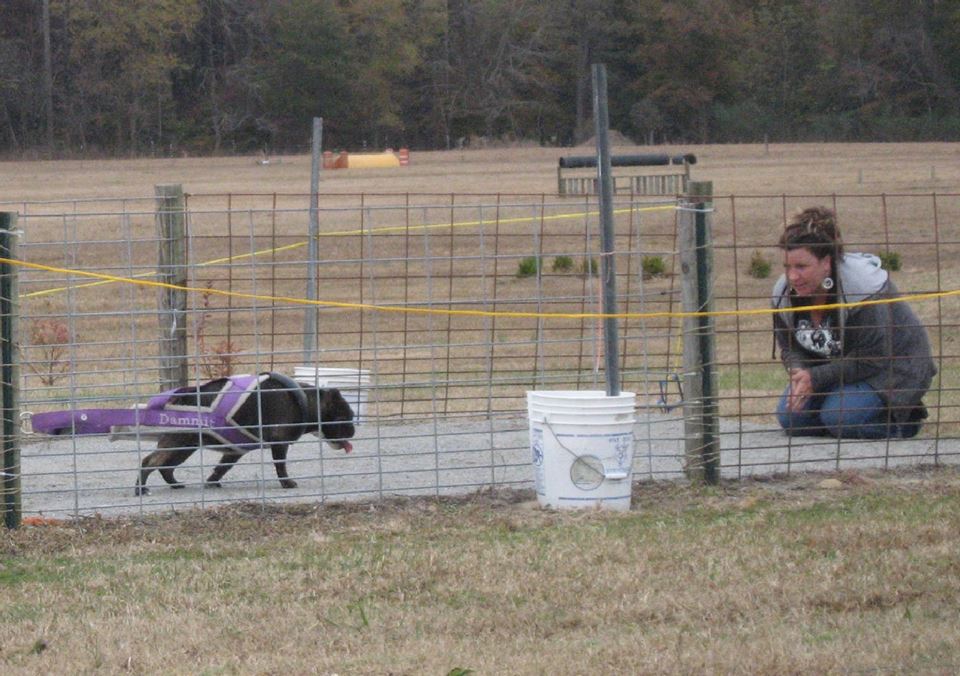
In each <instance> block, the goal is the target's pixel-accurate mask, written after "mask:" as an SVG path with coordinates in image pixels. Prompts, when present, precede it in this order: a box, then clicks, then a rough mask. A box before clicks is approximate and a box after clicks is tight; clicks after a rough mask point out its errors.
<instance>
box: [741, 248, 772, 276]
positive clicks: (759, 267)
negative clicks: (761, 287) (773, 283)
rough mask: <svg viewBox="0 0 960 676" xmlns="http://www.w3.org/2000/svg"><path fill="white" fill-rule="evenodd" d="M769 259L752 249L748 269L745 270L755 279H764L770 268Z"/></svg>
mask: <svg viewBox="0 0 960 676" xmlns="http://www.w3.org/2000/svg"><path fill="white" fill-rule="evenodd" d="M772 269H773V268H772V266H771V264H770V261H769V260H768V259H767V257H766V256H764V255H763V254H762V253H761V252H759V251H754V252H753V255H752V256H751V257H750V269H749V270H748V271H747V272H748V273H749V274H750V276H751V277H754V278H756V279H766V278H767V277H769V276H770V271H771V270H772Z"/></svg>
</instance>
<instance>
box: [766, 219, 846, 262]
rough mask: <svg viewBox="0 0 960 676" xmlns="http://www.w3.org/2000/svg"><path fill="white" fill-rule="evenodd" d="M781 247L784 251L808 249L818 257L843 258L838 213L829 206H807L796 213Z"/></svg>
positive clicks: (785, 233)
mask: <svg viewBox="0 0 960 676" xmlns="http://www.w3.org/2000/svg"><path fill="white" fill-rule="evenodd" d="M780 248H781V249H783V250H784V251H793V250H794V249H808V250H809V251H810V252H811V253H812V254H813V255H814V256H816V257H817V258H824V257H825V256H831V255H832V256H833V260H834V261H838V260H840V259H842V258H843V238H842V237H841V236H840V228H839V227H838V226H837V215H836V214H835V213H834V212H833V210H832V209H828V208H827V207H807V208H806V209H804V210H803V211H801V212H799V213H798V214H796V215H795V216H794V217H793V218H792V219H790V222H789V223H788V224H787V227H786V228H785V229H784V231H783V234H782V235H780Z"/></svg>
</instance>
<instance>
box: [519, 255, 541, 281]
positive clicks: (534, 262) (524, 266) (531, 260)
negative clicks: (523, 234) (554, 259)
mask: <svg viewBox="0 0 960 676" xmlns="http://www.w3.org/2000/svg"><path fill="white" fill-rule="evenodd" d="M539 274H540V259H539V258H537V257H536V256H527V257H526V258H524V259H523V260H521V261H520V263H519V264H518V265H517V277H533V276H534V275H539Z"/></svg>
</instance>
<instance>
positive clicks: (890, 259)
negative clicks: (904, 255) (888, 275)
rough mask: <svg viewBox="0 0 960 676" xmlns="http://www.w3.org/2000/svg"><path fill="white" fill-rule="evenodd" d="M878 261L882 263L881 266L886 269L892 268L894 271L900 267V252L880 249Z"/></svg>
mask: <svg viewBox="0 0 960 676" xmlns="http://www.w3.org/2000/svg"><path fill="white" fill-rule="evenodd" d="M880 262H881V263H882V264H883V267H884V268H886V269H887V270H892V271H893V272H896V271H897V270H899V269H900V265H901V262H902V261H901V260H900V254H899V253H897V252H896V251H881V252H880Z"/></svg>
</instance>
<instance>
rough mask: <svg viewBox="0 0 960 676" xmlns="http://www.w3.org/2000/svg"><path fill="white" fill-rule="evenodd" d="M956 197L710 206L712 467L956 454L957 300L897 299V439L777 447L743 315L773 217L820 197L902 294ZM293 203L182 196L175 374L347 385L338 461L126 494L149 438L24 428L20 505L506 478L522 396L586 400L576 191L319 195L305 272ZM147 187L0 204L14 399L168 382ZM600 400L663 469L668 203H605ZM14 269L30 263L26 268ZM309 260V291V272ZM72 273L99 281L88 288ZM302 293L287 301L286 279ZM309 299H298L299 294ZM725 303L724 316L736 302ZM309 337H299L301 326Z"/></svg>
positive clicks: (516, 448) (676, 365)
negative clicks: (716, 446) (12, 232)
mask: <svg viewBox="0 0 960 676" xmlns="http://www.w3.org/2000/svg"><path fill="white" fill-rule="evenodd" d="M958 198H960V195H955V194H945V195H940V194H929V195H850V196H843V195H815V196H803V195H796V196H786V195H778V196H743V195H741V196H715V197H714V198H713V210H712V214H711V219H712V234H713V257H714V273H713V274H714V279H713V283H712V284H711V286H710V291H711V294H712V301H713V305H714V309H715V310H716V311H719V312H724V313H726V312H730V313H731V314H722V315H720V316H717V317H716V361H715V364H714V367H715V371H716V374H717V378H718V381H719V388H718V389H719V412H720V426H719V438H720V449H721V453H720V472H721V476H722V477H725V478H742V477H746V476H752V475H769V474H776V473H785V472H795V471H812V470H830V471H836V470H842V469H857V468H865V467H874V468H875V467H879V468H888V467H891V466H894V465H901V464H914V465H916V464H938V463H952V462H956V460H957V457H958V455H960V453H958V447H960V446H958V429H960V427H958V422H960V421H958V406H960V396H958V394H957V385H958V383H957V380H958V369H957V368H956V360H957V357H958V352H957V344H956V341H957V338H956V335H957V330H956V329H957V320H956V318H957V317H958V316H960V313H958V309H960V308H958V307H957V305H958V304H960V300H958V299H957V298H956V296H954V295H949V294H947V295H940V296H935V297H934V298H932V299H929V300H923V301H920V302H913V303H911V304H912V305H913V307H914V309H915V310H916V311H917V313H918V314H919V315H920V317H921V319H922V321H923V323H924V325H925V326H926V328H927V330H928V332H929V334H930V338H931V343H932V345H933V349H934V353H935V358H936V362H937V368H938V370H939V374H938V376H937V378H936V380H935V381H934V385H933V387H932V388H931V390H930V392H929V393H928V395H927V397H926V399H925V403H926V404H927V407H928V409H929V410H930V414H931V417H930V418H929V420H928V421H927V423H926V425H925V426H924V428H923V431H922V432H921V434H920V435H919V436H918V437H917V438H915V439H911V440H883V441H875V442H864V441H855V440H835V439H826V438H824V439H816V438H791V437H787V436H785V435H784V434H783V433H782V432H781V431H780V429H779V426H778V424H777V422H776V419H775V417H774V416H773V411H774V410H775V408H776V403H777V399H778V398H779V396H780V394H781V392H782V390H783V387H784V385H785V382H786V378H785V375H784V373H783V369H782V367H781V365H780V364H779V361H778V360H777V359H774V358H773V356H772V354H771V350H772V341H773V338H772V332H771V318H770V316H769V315H768V314H750V313H749V312H746V311H749V310H755V309H758V308H767V307H769V298H770V293H771V288H772V285H773V283H774V281H775V279H776V277H777V276H778V275H779V273H780V269H781V258H780V253H779V252H778V251H777V250H776V248H775V243H776V241H777V238H778V237H779V232H780V229H781V228H782V227H783V224H784V223H785V222H786V220H787V218H788V217H789V216H790V215H791V214H792V213H793V212H795V211H796V210H797V209H799V208H802V207H804V206H809V205H812V204H826V205H828V206H831V207H832V208H834V209H835V210H836V211H837V213H838V217H839V220H840V224H841V228H842V230H843V234H844V240H845V244H846V247H847V250H848V251H857V250H861V251H868V252H872V253H877V254H881V255H882V256H883V257H884V260H885V262H886V265H887V267H889V268H891V269H892V275H893V277H894V279H895V280H896V282H897V284H898V286H899V287H900V290H901V291H902V292H903V293H904V294H918V293H933V294H938V293H940V294H942V293H943V292H947V291H950V290H953V289H955V288H957V287H958V277H960V275H958V274H957V271H958V270H960V267H958V266H957V264H956V261H957V260H960V237H958V236H960V199H958ZM309 201H310V200H309V196H306V195H283V194H242V195H240V194H197V195H188V196H187V197H186V202H185V211H184V215H185V219H186V232H187V238H186V246H187V259H188V260H187V263H188V264H187V265H186V277H185V279H184V285H185V286H186V287H188V288H189V289H190V290H191V291H190V292H188V293H187V294H186V299H187V306H186V308H185V310H184V311H183V314H184V315H185V316H184V317H183V319H184V320H185V324H184V325H185V327H186V336H187V342H186V344H187V353H186V355H185V356H186V364H187V373H188V378H189V381H190V382H202V381H205V380H209V379H211V378H215V377H219V376H223V375H228V374H236V373H259V372H265V371H273V372H279V373H284V374H287V375H291V376H292V375H294V374H295V372H296V370H297V368H298V367H313V366H320V367H323V368H331V369H334V368H340V369H349V370H357V371H358V372H365V373H366V374H368V375H369V382H368V383H364V384H362V385H360V386H359V387H360V388H361V389H362V390H363V400H364V402H365V403H364V411H363V417H362V419H361V420H360V421H359V424H358V425H357V431H356V437H355V438H354V439H353V446H354V450H353V452H352V453H349V454H344V453H343V452H342V451H339V450H335V449H332V448H331V447H330V446H328V445H325V444H324V443H323V442H321V441H319V440H317V439H314V438H313V437H304V438H303V439H301V440H300V441H299V442H297V443H295V444H293V446H292V447H291V450H290V453H289V456H288V461H287V462H288V465H289V468H290V474H291V476H292V477H293V478H294V479H295V480H296V482H297V483H298V485H297V487H296V488H288V489H284V488H281V486H280V484H279V483H278V481H277V479H276V477H275V475H274V470H273V460H272V458H271V457H270V455H269V451H266V452H264V451H254V452H251V453H249V454H248V455H247V456H245V457H244V458H243V459H242V460H241V461H240V462H239V463H238V464H237V466H236V468H235V469H234V470H233V471H232V472H231V473H230V474H228V475H227V477H226V478H225V479H224V480H223V487H222V488H212V487H208V486H205V485H204V481H203V480H204V477H205V476H206V475H207V474H208V473H209V471H210V469H211V468H212V467H213V466H214V465H215V464H216V463H217V462H218V461H219V455H218V454H216V453H210V452H206V453H204V452H200V453H196V454H194V455H193V457H192V458H191V459H190V460H189V461H188V462H187V463H185V464H184V465H183V466H182V467H181V468H179V469H178V478H179V480H180V481H182V482H183V483H184V484H185V487H184V489H183V490H171V489H169V488H168V487H167V486H166V485H164V484H163V483H162V482H161V481H160V478H159V477H157V476H156V475H153V478H152V480H151V484H150V487H151V488H152V489H153V490H152V492H151V494H149V495H135V494H134V490H133V488H134V482H135V480H136V476H137V471H138V468H139V466H140V463H141V461H142V460H143V458H144V457H145V456H146V455H147V454H149V453H150V452H151V451H153V450H154V448H155V443H156V442H155V439H152V438H149V437H147V436H144V437H133V438H130V437H124V438H110V437H107V436H93V437H90V436H66V437H43V436H40V435H31V434H27V435H25V436H24V437H23V443H22V452H21V465H22V468H21V472H22V475H21V479H22V481H21V485H22V500H23V512H24V514H44V515H51V516H58V515H84V514H91V513H104V514H110V513H137V512H147V511H156V510H165V509H167V510H168V509H180V508H184V507H193V506H206V505H213V504H221V503H224V502H230V501H240V500H263V501H327V500H355V499H382V498H384V497H386V496H391V495H416V494H429V495H440V494H455V493H464V492H470V491H476V490H481V489H484V488H486V487H491V486H492V487H501V486H510V487H530V486H531V485H532V479H533V474H532V471H531V468H530V448H529V439H528V421H527V416H526V392H527V391H528V390H544V389H550V390H553V389H570V390H591V389H594V390H602V389H604V383H605V377H606V376H605V373H604V372H603V363H604V362H603V350H604V340H603V335H602V319H601V318H599V317H598V316H597V315H598V314H599V313H600V312H601V280H600V278H599V270H600V257H601V256H600V236H599V232H600V228H599V224H598V219H599V216H598V213H599V209H598V205H597V203H596V198H595V197H592V196H578V197H558V196H553V195H503V194H498V195H462V194H455V195H449V194H338V195H330V194H324V195H321V196H320V198H319V202H318V208H317V210H316V214H317V220H318V223H319V229H318V238H317V244H318V247H317V250H318V258H317V260H316V261H308V260H307V259H308V249H309V247H308V232H309V230H308V223H309V219H310V212H311V209H310V204H309ZM156 202H157V200H156V198H154V197H144V198H136V197H131V198H128V199H122V200H100V199H97V200H94V199H91V200H70V201H50V202H42V203H36V202H32V203H18V204H16V205H0V209H3V210H11V211H12V210H16V211H18V212H19V217H18V223H19V230H20V231H21V233H20V239H19V256H20V259H21V260H22V261H24V262H25V263H27V264H31V267H21V268H19V298H18V301H19V313H20V317H19V326H20V335H19V337H18V345H19V349H20V358H21V381H22V382H21V383H20V393H19V399H20V407H21V409H22V410H23V411H28V412H33V413H37V412H42V411H53V410H70V409H87V408H107V409H112V408H129V407H132V406H135V405H138V404H142V403H143V402H144V401H146V400H147V399H149V398H150V397H151V396H153V395H155V394H157V393H158V392H160V391H161V390H163V389H166V388H167V387H168V386H169V383H168V382H167V381H166V380H165V379H164V377H163V375H162V372H163V370H162V366H163V361H164V359H165V355H164V354H163V343H164V340H166V339H167V337H168V335H169V331H170V322H171V314H170V313H169V312H166V311H162V310H159V309H158V298H159V297H160V295H161V294H162V292H163V290H162V289H158V288H157V282H159V281H162V275H161V274H160V271H159V270H158V251H159V250H160V249H161V245H162V244H163V242H162V241H161V240H162V239H163V237H162V236H161V235H160V234H159V231H158V222H159V216H158V211H157V206H156ZM614 214H615V232H616V235H615V253H614V261H615V268H616V288H617V305H618V311H619V312H621V313H624V314H625V315H630V316H627V317H625V318H623V319H621V320H620V323H619V336H618V346H619V359H620V376H621V387H622V389H623V390H624V391H630V392H635V393H636V395H637V424H636V427H635V439H636V444H635V449H634V462H633V470H634V472H633V478H634V479H635V480H660V479H675V478H680V477H683V476H684V475H685V474H684V469H685V463H686V462H687V460H686V455H685V453H686V452H685V445H686V444H687V435H688V433H687V432H686V431H685V430H686V429H687V428H688V426H686V425H685V421H684V407H683V406H682V404H683V403H684V402H683V398H684V392H683V387H682V382H683V375H684V374H683V372H682V371H683V365H682V342H683V331H682V323H681V322H682V320H681V317H680V316H679V313H680V312H681V310H682V309H683V308H682V307H681V291H680V276H681V271H680V263H679V256H678V251H677V224H678V218H679V215H678V214H679V212H678V209H677V201H676V200H675V199H666V200H664V199H661V200H659V201H657V200H651V199H649V198H639V197H635V196H625V195H622V194H620V195H617V196H615V205H614ZM33 266H37V267H33ZM311 270H315V271H316V273H317V274H316V278H315V279H314V280H313V281H312V282H311V281H310V280H309V272H310V271H311ZM83 273H95V274H97V275H106V276H112V277H118V278H123V280H122V281H117V280H113V279H109V278H102V277H101V278H95V277H89V276H85V275H84V274H83ZM311 283H312V284H314V286H313V287H312V288H310V286H309V285H310V284H311ZM311 294H313V295H312V296H311ZM311 297H312V298H316V299H319V301H320V304H319V306H318V309H317V311H316V312H315V313H314V314H315V315H316V325H315V327H313V328H312V329H311V328H310V327H305V316H306V317H309V316H310V315H309V314H306V313H307V308H308V306H307V305H305V304H304V303H303V302H302V301H303V299H308V298H311ZM738 311H744V314H737V312H738ZM311 331H315V332H316V336H317V345H316V349H315V350H313V349H308V346H307V345H306V344H305V342H304V336H305V334H306V335H309V334H310V333H311Z"/></svg>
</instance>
